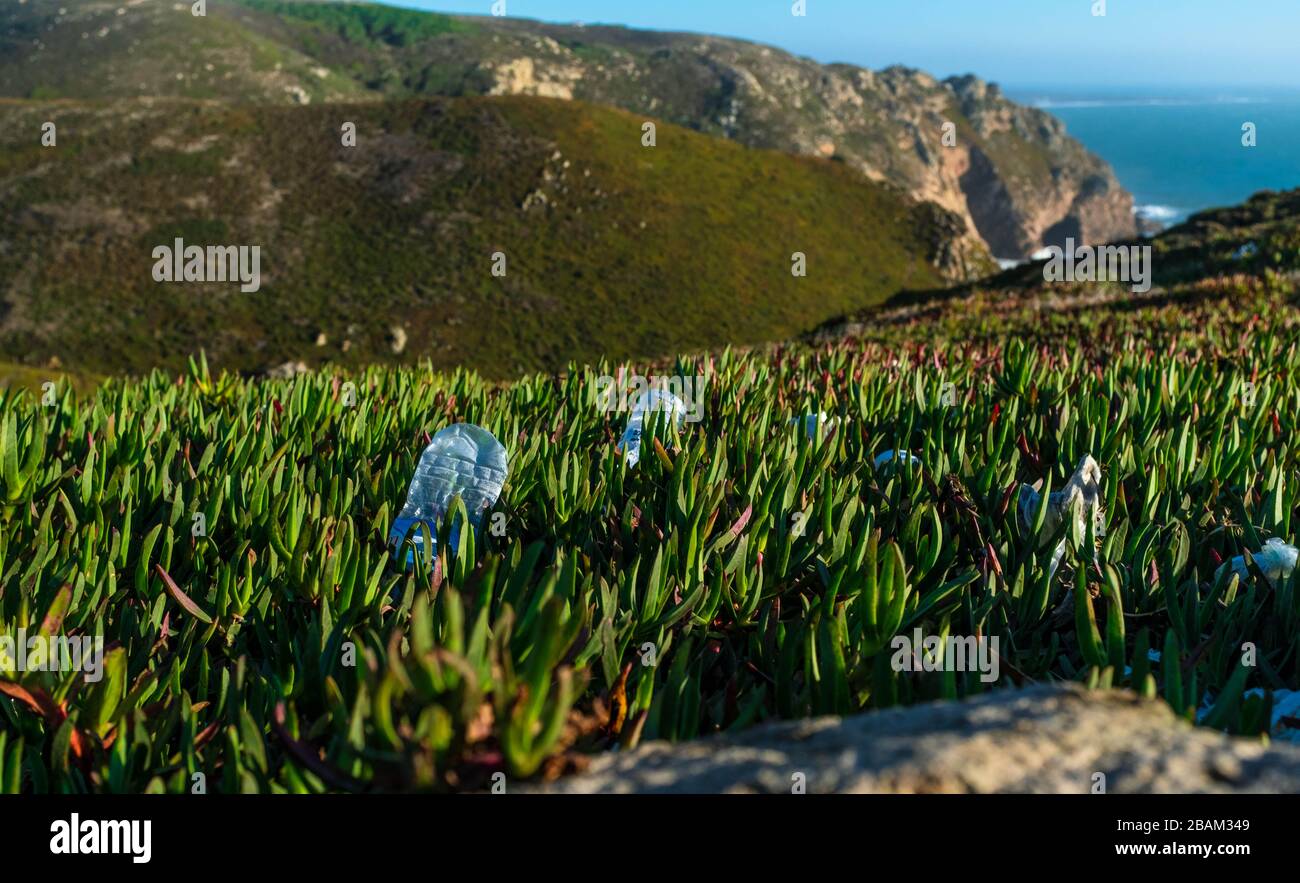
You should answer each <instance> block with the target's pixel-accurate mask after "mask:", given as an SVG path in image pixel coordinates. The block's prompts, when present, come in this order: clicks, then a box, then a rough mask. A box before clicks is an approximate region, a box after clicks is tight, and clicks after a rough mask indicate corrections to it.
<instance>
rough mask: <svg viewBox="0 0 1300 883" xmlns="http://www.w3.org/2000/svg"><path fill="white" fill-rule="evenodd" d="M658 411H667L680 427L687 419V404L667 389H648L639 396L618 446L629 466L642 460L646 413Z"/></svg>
mask: <svg viewBox="0 0 1300 883" xmlns="http://www.w3.org/2000/svg"><path fill="white" fill-rule="evenodd" d="M657 411H667V412H668V413H669V414H671V415H672V420H673V422H674V423H675V424H676V426H677V428H678V429H681V428H682V423H683V422H684V421H685V420H686V405H685V404H683V403H682V400H681V399H679V398H677V396H675V395H673V394H672V393H670V392H669V391H668V390H666V389H648V390H646V391H645V392H643V393H642V394H641V395H640V397H638V398H637V400H636V404H635V405H633V406H632V416H631V417H629V418H628V421H627V429H625V430H623V438H622V439H621V440H620V441H619V443H618V446H619V448H621V449H622V451H623V460H624V462H626V463H627V465H628V468H629V469H630V468H632V467H633V466H635V465H636V464H637V463H639V462H640V461H641V434H642V433H643V432H645V421H646V415H648V414H653V413H655V412H657Z"/></svg>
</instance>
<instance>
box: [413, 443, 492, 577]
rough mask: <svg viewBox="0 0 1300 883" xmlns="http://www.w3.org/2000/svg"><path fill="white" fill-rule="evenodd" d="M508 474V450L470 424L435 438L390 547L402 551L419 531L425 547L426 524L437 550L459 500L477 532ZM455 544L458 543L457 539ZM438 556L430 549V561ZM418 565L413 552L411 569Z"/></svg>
mask: <svg viewBox="0 0 1300 883" xmlns="http://www.w3.org/2000/svg"><path fill="white" fill-rule="evenodd" d="M509 471H510V464H509V458H508V457H507V455H506V449H505V447H504V446H503V445H502V444H501V442H499V441H497V440H496V437H495V436H494V435H492V433H490V432H488V431H487V430H486V429H484V428H482V427H481V426H473V425H471V424H468V423H457V424H456V425H454V426H448V427H447V428H446V429H443V430H442V431H440V432H439V433H438V434H437V435H435V436H434V437H433V440H432V441H430V442H429V446H428V447H426V448H425V449H424V453H423V454H421V455H420V462H419V464H418V465H417V466H416V468H415V476H414V477H413V478H412V479H411V486H410V489H409V490H408V491H407V494H406V505H405V506H403V507H402V511H401V513H400V514H399V515H398V516H397V520H396V521H394V522H393V528H392V530H391V531H390V532H389V534H388V541H389V543H391V544H393V545H395V546H396V545H399V544H400V543H401V542H402V540H403V538H404V537H406V535H407V534H408V533H410V532H411V531H412V530H413V529H414V530H415V533H414V534H413V535H412V536H411V540H412V541H413V542H414V543H416V544H418V545H423V543H424V539H423V534H422V532H420V531H419V529H418V528H419V525H420V524H427V525H428V526H429V534H430V536H431V537H432V538H433V539H434V543H435V545H436V543H437V537H436V534H437V531H438V523H439V522H440V521H441V520H442V518H443V516H444V515H446V513H447V509H448V508H450V506H451V501H452V500H453V499H454V498H455V497H457V496H459V497H460V498H461V500H463V501H464V503H465V509H466V511H467V512H468V513H469V520H470V523H471V524H473V525H474V526H475V527H477V526H478V525H479V524H480V523H481V522H482V520H483V513H484V512H486V511H487V510H488V509H490V508H492V506H493V505H494V504H495V503H496V501H497V499H498V498H499V497H500V496H501V488H502V486H503V485H504V484H505V481H506V476H507V475H508V474H509ZM452 541H453V543H454V542H455V539H454V537H453V540H452ZM434 551H435V550H433V549H430V550H429V554H428V556H427V557H432V555H433V552H434ZM414 560H415V555H414V553H413V552H409V551H408V552H407V556H406V563H407V566H410V565H411V564H412V563H414Z"/></svg>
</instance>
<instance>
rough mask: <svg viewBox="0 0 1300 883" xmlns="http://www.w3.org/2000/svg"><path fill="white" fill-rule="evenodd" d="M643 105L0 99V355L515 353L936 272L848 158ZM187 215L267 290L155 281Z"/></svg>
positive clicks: (593, 351) (789, 305) (750, 337)
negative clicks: (731, 137)
mask: <svg viewBox="0 0 1300 883" xmlns="http://www.w3.org/2000/svg"><path fill="white" fill-rule="evenodd" d="M47 120H48V121H53V122H54V123H55V124H56V126H57V134H58V143H57V146H55V147H42V146H41V145H40V142H39V137H40V131H41V126H42V124H43V122H45V121H47ZM344 122H352V123H355V124H356V127H357V132H358V137H357V146H356V147H355V148H348V147H344V146H342V143H341V127H342V125H343V124H344ZM642 123H643V120H642V119H641V118H639V117H634V116H632V115H630V114H627V113H623V112H621V111H615V110H610V109H604V108H599V107H593V106H589V105H584V104H581V103H575V102H561V101H550V100H545V99H534V98H501V99H486V98H467V99H459V100H433V101H404V102H389V103H373V102H371V103H363V104H357V105H330V106H317V105H309V106H305V107H283V106H281V107H271V106H262V105H256V106H254V105H248V106H232V105H226V104H213V103H195V102H177V101H157V102H156V101H118V102H109V103H105V104H90V105H88V104H80V103H67V102H60V103H38V102H9V103H6V104H0V296H2V297H3V308H4V313H3V318H2V319H0V357H2V358H7V359H10V360H12V361H17V362H24V363H27V364H31V365H44V364H45V363H46V362H47V361H48V360H50V359H51V358H57V359H58V360H59V361H60V363H61V364H62V365H64V366H66V367H67V368H68V369H75V370H82V371H89V372H92V373H95V372H97V373H110V372H113V371H122V370H126V371H145V370H148V369H149V368H150V367H153V366H154V365H163V366H169V367H172V368H176V367H179V366H182V365H183V364H184V362H185V359H186V357H187V356H188V354H190V353H192V352H195V351H197V350H198V349H200V348H205V349H206V350H207V352H208V354H209V358H210V359H211V360H212V361H213V363H214V364H216V365H220V366H222V367H225V368H232V369H238V370H261V369H266V368H269V367H271V366H274V365H277V364H279V363H281V362H285V361H287V360H304V361H306V362H307V363H309V364H316V363H320V362H322V361H327V360H328V361H335V362H342V363H348V364H364V363H367V362H371V361H375V360H389V359H397V358H399V357H400V358H401V359H404V360H408V361H410V360H413V359H416V358H428V359H430V360H431V361H432V362H433V364H435V365H437V366H454V365H466V366H469V367H473V368H477V369H480V370H482V371H484V372H486V373H487V374H488V375H491V376H505V375H517V374H518V373H520V372H523V371H526V370H531V369H539V368H547V369H558V368H560V367H561V366H563V365H564V364H565V363H566V362H567V361H569V360H571V359H580V360H593V359H595V358H599V357H601V356H610V357H613V358H621V357H625V356H639V355H654V354H659V353H664V352H671V351H674V350H693V349H703V348H706V347H712V346H718V345H722V344H725V343H735V342H739V343H746V342H759V341H764V340H772V339H780V338H784V337H789V336H791V335H793V334H796V333H798V332H799V331H801V330H803V329H805V328H807V327H810V326H811V325H814V324H816V323H817V322H820V321H822V320H824V319H826V318H829V317H830V316H833V315H836V314H839V313H843V312H845V311H847V310H851V309H854V308H856V307H861V306H864V305H867V304H870V303H875V302H879V301H881V300H883V299H884V298H886V297H888V296H890V295H891V294H893V293H894V292H896V291H898V290H900V289H906V288H931V287H935V286H937V285H939V284H941V279H940V277H939V275H938V273H937V271H936V270H935V269H934V268H933V266H932V263H931V261H932V260H933V257H934V254H935V251H936V249H938V248H940V247H941V246H942V242H943V240H944V233H943V230H942V226H941V221H942V219H941V218H936V216H935V215H934V214H933V213H932V212H931V211H929V210H923V209H917V208H915V207H914V206H912V204H910V203H909V202H907V201H906V200H905V199H904V198H903V197H901V196H899V195H897V194H895V193H894V192H893V191H891V190H889V189H887V188H884V187H881V186H879V185H876V184H872V183H870V182H868V181H867V180H865V179H863V178H862V177H861V176H859V175H857V174H856V173H854V172H852V171H851V170H850V169H848V168H846V167H844V166H843V165H841V164H838V163H834V162H829V161H823V160H812V159H801V158H795V157H790V156H787V155H784V154H780V153H775V152H769V151H759V150H752V149H747V148H744V147H742V146H740V145H738V144H735V143H733V142H728V141H725V140H721V139H713V138H709V137H706V136H703V135H700V134H697V133H694V132H690V131H687V130H684V129H679V128H675V127H672V126H668V125H661V126H660V128H659V131H658V141H657V146H656V147H654V148H646V147H643V146H642V144H641V137H642V130H641V126H642ZM177 236H180V237H183V238H184V240H185V242H186V244H188V245H258V246H260V247H261V272H262V277H263V279H262V287H261V290H260V291H259V292H257V293H255V294H245V293H240V292H239V291H238V287H237V286H235V285H232V284H198V283H192V284H184V285H167V284H160V283H157V282H155V281H154V280H153V278H152V269H153V264H154V261H153V258H152V256H151V255H152V250H153V249H154V248H155V247H156V246H159V245H170V244H171V243H172V241H173V239H174V238H175V237H177ZM497 252H502V253H504V254H505V256H506V265H505V267H506V273H507V275H506V276H505V277H504V278H499V277H496V276H494V275H493V273H492V270H493V266H494V265H493V255H494V254H495V253H497ZM794 252H803V253H805V254H806V256H807V261H808V276H807V277H806V278H796V277H794V276H793V275H792V272H791V266H792V264H791V255H792V253H794ZM395 327H400V328H401V329H402V331H401V332H400V334H397V335H396V336H398V337H400V336H405V338H406V341H407V342H406V346H405V349H404V351H403V352H402V353H401V354H400V356H398V355H397V354H395V353H394V352H393V349H392V343H393V340H394V337H395V334H394V331H393V329H394V328H395ZM321 335H323V336H324V337H323V340H324V343H323V345H319V346H318V345H317V341H318V339H319V338H320V336H321Z"/></svg>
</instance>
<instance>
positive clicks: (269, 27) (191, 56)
mask: <svg viewBox="0 0 1300 883" xmlns="http://www.w3.org/2000/svg"><path fill="white" fill-rule="evenodd" d="M74 60H75V62H74ZM143 95H150V96H155V97H184V98H203V99H208V98H216V99H224V100H236V101H241V102H257V103H263V102H268V101H270V102H282V103H290V104H304V103H319V102H329V101H338V100H349V101H358V100H360V101H366V100H374V99H378V98H393V97H410V96H429V95H440V96H453V97H455V96H463V95H532V96H542V97H549V98H559V99H583V100H586V101H590V102H593V103H598V104H608V105H613V106H616V107H619V108H622V109H624V110H628V111H631V112H633V113H636V114H640V115H645V116H646V117H647V118H654V119H659V120H667V121H669V122H673V123H677V124H679V125H684V126H687V127H689V128H693V129H696V130H698V131H702V132H705V133H709V134H714V135H721V136H725V137H727V138H731V139H734V140H737V141H739V142H741V143H743V144H746V145H749V146H754V147H763V148H771V149H776V150H781V151H786V152H791V153H797V154H805V155H809V156H818V157H825V158H832V159H836V160H839V161H842V162H844V163H845V164H847V165H849V166H851V167H852V168H854V169H857V170H859V171H860V172H862V173H863V174H865V175H867V176H868V177H870V178H872V179H873V180H876V181H881V182H888V183H889V184H890V185H891V186H897V187H898V188H900V189H901V190H903V191H905V192H906V193H907V194H910V195H911V196H912V197H914V198H916V199H918V200H925V201H932V202H934V203H936V204H937V205H939V206H942V207H943V208H945V209H947V210H949V211H951V212H952V213H953V214H954V215H955V216H956V217H957V218H959V219H961V220H962V221H963V222H964V224H965V227H966V232H965V233H964V234H960V235H958V236H957V237H956V238H955V239H953V240H952V241H950V242H947V243H945V244H944V246H943V248H942V249H941V252H942V254H940V255H939V256H938V260H939V261H940V265H941V267H942V268H943V269H944V271H945V272H946V273H947V274H948V275H949V276H950V277H951V276H953V275H961V274H963V273H965V274H967V275H973V274H975V273H978V272H980V271H982V270H983V269H984V268H985V267H986V260H987V256H986V255H984V248H983V247H982V245H981V244H980V240H982V241H983V243H986V244H987V246H988V248H989V250H991V251H992V253H993V254H994V255H995V256H997V257H1002V258H1023V257H1027V256H1029V255H1030V254H1032V253H1033V252H1035V251H1037V250H1039V249H1041V248H1043V247H1044V246H1047V245H1052V244H1061V243H1063V242H1064V240H1065V239H1066V238H1067V237H1071V236H1072V237H1074V238H1075V239H1076V240H1082V241H1086V242H1093V243H1096V242H1103V241H1110V240H1117V239H1123V238H1125V237H1129V236H1132V235H1133V234H1134V233H1135V227H1134V221H1133V215H1132V198H1131V197H1130V195H1129V194H1128V193H1126V192H1125V191H1124V190H1123V188H1122V187H1120V185H1119V183H1118V181H1117V180H1116V178H1115V176H1114V174H1113V172H1112V171H1111V169H1110V168H1109V167H1108V166H1107V165H1106V163H1104V162H1103V161H1101V160H1100V159H1098V158H1097V157H1096V156H1093V155H1092V154H1090V153H1089V152H1088V151H1087V150H1086V149H1084V148H1083V146H1082V145H1080V144H1079V143H1078V142H1077V141H1075V140H1074V139H1073V138H1071V137H1070V136H1069V135H1068V134H1067V133H1066V131H1065V128H1064V126H1063V124H1062V123H1061V122H1060V121H1059V120H1057V119H1055V118H1054V117H1052V116H1051V115H1049V114H1047V113H1045V112H1043V111H1040V110H1036V109H1032V108H1027V107H1022V106H1020V105H1017V104H1015V103H1013V102H1011V101H1009V100H1008V99H1007V98H1006V97H1005V96H1004V95H1003V94H1002V93H1001V91H1000V90H999V89H998V87H997V86H995V85H992V84H988V83H985V82H983V81H981V80H979V79H977V78H975V77H973V76H967V77H958V78H952V79H948V80H944V81H940V80H937V79H935V78H934V77H931V76H929V75H928V74H926V73H923V72H921V71H917V70H911V69H907V68H902V67H891V68H887V69H885V70H882V71H871V70H867V69H865V68H860V67H854V66H852V65H846V64H833V65H823V64H819V63H817V62H815V61H812V60H810V59H807V58H799V57H796V56H794V55H791V54H789V53H787V52H783V51H781V50H778V49H775V48H772V47H768V46H761V45H756V44H753V43H748V42H744V41H740V40H733V39H725V38H720V37H711V36H700V35H694V34H672V33H661V32H649V31H637V30H631V29H626V28H619V27H604V26H602V27H583V26H580V25H572V26H562V25H550V24H543V23H539V22H534V21H528V20H523V19H515V18H508V17H502V18H494V17H490V16H485V17H459V16H445V15H437V14H433V13H419V12H412V11H408V10H401V9H394V8H391V7H383V6H375V5H370V4H338V3H315V2H286V0H210V2H209V3H208V15H207V16H206V17H205V18H195V17H194V16H192V15H191V14H190V5H189V4H188V3H161V2H159V3H147V4H146V3H143V0H126V2H124V3H122V4H118V3H110V2H97V0H26V2H24V3H23V4H21V5H17V4H9V9H8V11H5V10H0V96H7V97H13V98H33V97H36V98H105V97H117V98H121V97H140V96H143Z"/></svg>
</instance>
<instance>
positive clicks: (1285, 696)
mask: <svg viewBox="0 0 1300 883" xmlns="http://www.w3.org/2000/svg"><path fill="white" fill-rule="evenodd" d="M1242 695H1243V696H1261V697H1262V696H1263V695H1264V691H1263V690H1262V689H1260V688H1259V687H1255V688H1253V689H1250V690H1247V691H1246V692H1245V693H1243V694H1242ZM1296 720H1300V690H1274V691H1273V716H1272V721H1271V722H1270V728H1269V735H1271V736H1272V737H1273V738H1274V739H1279V740H1281V741H1283V742H1296V743H1300V727H1297V726H1295V724H1294V722H1295V721H1296Z"/></svg>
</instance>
